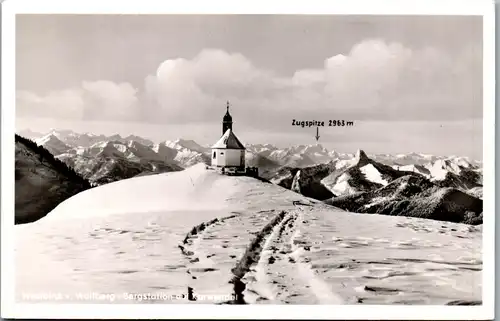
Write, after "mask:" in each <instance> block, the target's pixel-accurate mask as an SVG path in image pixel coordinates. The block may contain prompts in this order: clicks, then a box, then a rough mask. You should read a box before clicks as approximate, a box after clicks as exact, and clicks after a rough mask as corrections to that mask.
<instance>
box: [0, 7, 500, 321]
mask: <svg viewBox="0 0 500 321" xmlns="http://www.w3.org/2000/svg"><path fill="white" fill-rule="evenodd" d="M16 13H32V14H36V13H45V14H50V13H82V14H83V13H86V14H98V13H100V14H118V13H119V14H162V13H163V14H167V13H176V14H180V13H192V14H230V13H239V14H257V13H258V14H357V15H360V14H384V15H479V16H483V33H484V50H483V53H484V60H483V70H484V73H483V77H484V82H483V87H484V93H483V94H484V99H483V101H484V113H483V126H484V127H483V162H484V163H483V164H484V169H483V171H484V191H485V193H484V213H485V215H484V221H485V224H484V226H483V305H482V306H468V307H466V306H453V307H452V306H394V305H392V306H387V305H385V306H369V305H356V306H325V305H317V306H301V305H293V306H289V305H286V306H285V305H280V306H276V305H273V306H267V305H262V306H216V305H195V306H189V308H188V309H186V307H187V306H186V305H151V304H148V305H137V304H134V305H106V304H99V305H91V304H80V305H65V304H17V303H15V302H14V296H13V293H14V277H13V275H14V271H15V267H14V262H15V259H14V249H13V243H14V229H13V228H12V226H13V224H14V217H13V216H14V215H13V213H14V188H13V182H14V144H13V139H12V136H13V134H14V131H15V129H14V126H15V109H14V106H15V14H16ZM494 19H495V17H494V3H493V1H488V0H484V1H483V0H468V1H459V0H440V1H435V0H419V1H414V0H376V1H375V0H344V1H340V0H327V1H325V0H307V1H303V0H287V1H266V0H252V1H246V2H242V1H234V0H210V1H206V0H183V1H159V0H141V1H131V0H127V1H125V0H120V1H116V0H107V1H105V0H86V1H69V0H6V1H4V2H3V3H2V66H1V73H2V92H1V93H2V97H1V98H2V100H1V103H2V120H1V132H2V137H1V139H2V151H1V157H2V163H1V169H2V171H1V178H2V182H1V187H2V190H1V192H2V198H1V200H2V202H1V213H2V217H1V223H2V224H1V232H2V233H1V241H2V244H1V245H2V248H1V249H2V252H1V256H2V264H1V267H2V271H1V272H2V275H1V297H2V306H1V311H2V317H3V318H31V319H43V318H69V319H71V318H80V319H81V318H100V319H108V318H127V319H144V318H148V319H162V318H179V319H185V318H207V317H215V318H243V319H262V318H265V319H344V320H350V319H372V320H373V319H388V320H396V319H397V320H403V319H413V320H414V319H433V320H442V319H447V320H451V319H454V320H467V319H468V320H471V319H476V320H479V319H493V318H494V284H495V282H494V274H495V273H494V272H495V266H494V260H495V252H494V246H495V245H494V244H495V239H494V234H495V162H494V160H495V147H494V146H495V75H494V74H495V67H494V66H495V64H494V63H495V56H494V43H495V42H494V40H495V39H494V32H495V31H494V30H495V23H494ZM34 264H36V262H34Z"/></svg>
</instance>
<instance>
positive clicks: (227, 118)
mask: <svg viewBox="0 0 500 321" xmlns="http://www.w3.org/2000/svg"><path fill="white" fill-rule="evenodd" d="M212 166H214V167H222V168H234V169H236V170H245V146H243V144H242V143H241V142H240V141H239V139H238V137H236V135H235V134H234V132H233V118H232V117H231V115H230V114H229V102H227V106H226V114H225V115H224V118H223V119H222V137H221V138H220V139H219V140H218V141H217V143H215V144H214V145H213V146H212Z"/></svg>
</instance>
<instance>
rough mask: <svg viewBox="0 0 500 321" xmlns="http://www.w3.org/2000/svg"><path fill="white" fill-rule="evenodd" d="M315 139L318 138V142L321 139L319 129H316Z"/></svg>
mask: <svg viewBox="0 0 500 321" xmlns="http://www.w3.org/2000/svg"><path fill="white" fill-rule="evenodd" d="M314 137H316V141H318V139H319V127H316V136H314Z"/></svg>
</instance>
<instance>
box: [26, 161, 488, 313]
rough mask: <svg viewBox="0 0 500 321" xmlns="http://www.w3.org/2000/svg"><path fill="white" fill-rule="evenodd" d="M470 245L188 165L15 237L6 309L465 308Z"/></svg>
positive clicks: (477, 270) (94, 192)
mask: <svg viewBox="0 0 500 321" xmlns="http://www.w3.org/2000/svg"><path fill="white" fill-rule="evenodd" d="M481 235H482V231H481V227H472V226H467V225H462V224H453V223H442V222H437V221H431V220H424V219H413V218H406V217H390V216H381V215H362V214H353V213H348V212H344V211H342V210H338V209H336V208H334V207H330V206H327V205H325V204H322V203H320V202H318V201H315V200H312V199H308V198H306V197H304V196H302V195H299V194H297V193H294V192H292V191H290V190H287V189H285V188H282V187H279V186H276V185H273V184H270V183H264V182H261V181H259V180H256V179H253V178H249V177H234V176H222V175H219V174H217V173H215V172H213V171H210V170H207V169H206V168H205V166H204V165H202V164H198V165H195V166H193V167H191V168H188V169H186V170H184V171H181V172H172V173H166V174H159V175H154V176H147V177H139V178H132V179H127V180H122V181H119V182H114V183H110V184H107V185H104V186H101V187H97V188H93V189H91V190H88V191H85V192H82V193H80V194H77V195H75V196H74V197H72V198H70V199H68V200H66V201H65V202H63V203H61V204H60V205H59V206H58V207H57V208H56V209H54V210H53V211H52V212H51V213H50V214H49V215H48V216H47V217H45V218H44V219H43V220H41V221H39V222H36V223H34V224H30V225H27V226H18V227H16V272H17V275H16V286H17V289H16V290H17V297H16V298H17V300H23V301H24V302H26V300H30V299H31V300H34V301H36V299H37V298H36V297H35V296H31V297H26V295H24V297H23V293H25V294H26V293H42V292H47V289H50V291H51V292H52V293H61V297H60V300H59V301H58V302H68V301H70V302H72V303H78V302H85V303H89V302H94V303H95V302H105V303H109V302H110V301H112V302H121V303H133V302H141V303H145V301H146V302H147V303H163V304H165V303H217V302H218V303H243V302H247V303H295V304H296V303H301V304H323V303H331V304H364V303H368V304H370V303H372V304H373V303H377V304H388V303H401V304H455V303H457V302H462V303H468V304H477V303H478V302H480V301H481V280H482V278H481V275H482V272H481V270H482V261H481ZM33 262H36V264H33ZM188 288H189V289H190V290H188ZM188 291H192V293H193V295H194V296H195V297H196V298H197V301H189V300H188V298H187V294H188ZM78 293H80V294H78ZM82 293H83V294H84V295H85V294H86V295H87V297H85V298H83V299H82V298H81V295H82ZM89 294H91V295H90V296H88V295H89ZM132 294H135V296H133V295H132ZM148 294H149V297H145V296H146V295H148ZM79 296H80V297H79ZM172 296H174V297H175V296H177V297H176V298H177V299H174V300H172ZM45 303H47V301H45Z"/></svg>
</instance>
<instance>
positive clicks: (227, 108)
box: [226, 100, 229, 112]
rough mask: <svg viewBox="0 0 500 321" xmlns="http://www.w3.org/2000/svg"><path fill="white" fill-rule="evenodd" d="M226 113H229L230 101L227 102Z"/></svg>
mask: <svg viewBox="0 0 500 321" xmlns="http://www.w3.org/2000/svg"><path fill="white" fill-rule="evenodd" d="M226 111H227V112H229V100H228V101H227V105H226Z"/></svg>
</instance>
